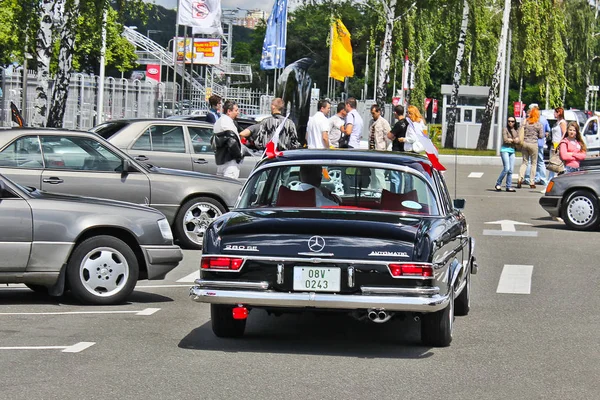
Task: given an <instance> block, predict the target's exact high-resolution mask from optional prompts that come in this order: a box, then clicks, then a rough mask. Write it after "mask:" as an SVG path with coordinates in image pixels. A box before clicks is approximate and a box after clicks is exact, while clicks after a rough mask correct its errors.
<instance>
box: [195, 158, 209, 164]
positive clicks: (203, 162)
mask: <svg viewBox="0 0 600 400" xmlns="http://www.w3.org/2000/svg"><path fill="white" fill-rule="evenodd" d="M194 164H208V161H206V160H205V159H204V158H199V159H197V160H194Z"/></svg>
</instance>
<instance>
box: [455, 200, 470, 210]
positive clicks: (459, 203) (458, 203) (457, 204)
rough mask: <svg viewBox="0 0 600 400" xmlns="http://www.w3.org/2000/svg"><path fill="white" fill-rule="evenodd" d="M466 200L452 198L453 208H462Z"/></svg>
mask: <svg viewBox="0 0 600 400" xmlns="http://www.w3.org/2000/svg"><path fill="white" fill-rule="evenodd" d="M466 202H467V201H466V200H465V199H454V201H453V204H454V208H456V209H457V210H463V209H464V208H465V203H466Z"/></svg>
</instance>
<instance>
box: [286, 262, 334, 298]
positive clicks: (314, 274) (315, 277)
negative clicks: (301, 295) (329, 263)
mask: <svg viewBox="0 0 600 400" xmlns="http://www.w3.org/2000/svg"><path fill="white" fill-rule="evenodd" d="M340 275H341V272H340V269H339V268H327V267H294V290H299V291H305V292H306V291H308V292H339V291H340V280H341V279H340Z"/></svg>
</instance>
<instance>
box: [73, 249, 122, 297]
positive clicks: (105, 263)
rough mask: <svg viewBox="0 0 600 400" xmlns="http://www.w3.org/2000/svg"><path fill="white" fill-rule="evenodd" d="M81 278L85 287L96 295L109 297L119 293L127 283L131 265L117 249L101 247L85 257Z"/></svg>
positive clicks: (80, 268) (81, 266)
mask: <svg viewBox="0 0 600 400" xmlns="http://www.w3.org/2000/svg"><path fill="white" fill-rule="evenodd" d="M79 278H80V279H81V283H82V284H83V287H84V288H85V289H86V290H87V291H88V292H90V293H91V294H93V295H94V296H100V297H109V296H112V295H114V294H116V293H119V292H120V291H121V290H122V289H123V287H124V286H125V284H126V283H127V281H128V279H129V265H128V264H127V260H126V259H125V257H124V256H123V254H121V253H120V252H118V251H117V250H115V249H113V248H110V247H100V248H97V249H94V250H92V251H90V252H89V253H88V254H86V256H85V257H84V258H83V261H82V262H81V265H80V267H79Z"/></svg>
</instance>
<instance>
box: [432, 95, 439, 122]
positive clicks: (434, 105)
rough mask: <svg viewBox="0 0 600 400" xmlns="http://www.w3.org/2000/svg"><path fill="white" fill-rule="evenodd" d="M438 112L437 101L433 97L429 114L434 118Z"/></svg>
mask: <svg viewBox="0 0 600 400" xmlns="http://www.w3.org/2000/svg"><path fill="white" fill-rule="evenodd" d="M437 112H438V101H437V99H433V105H432V106H431V115H432V116H433V118H434V119H435V118H436V117H437Z"/></svg>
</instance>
